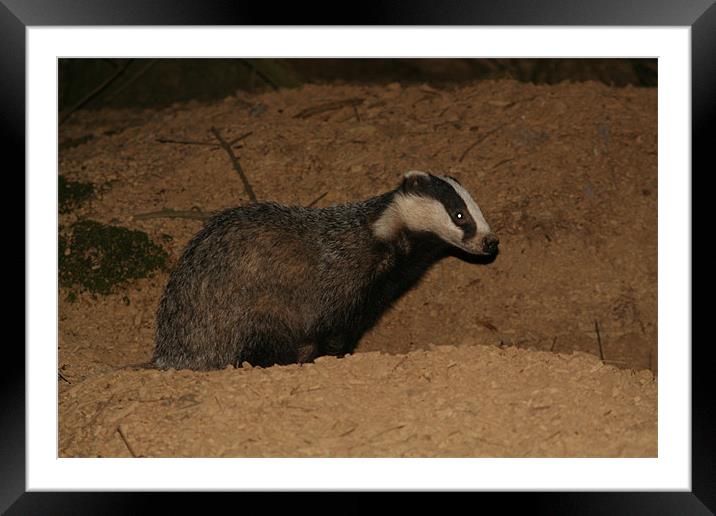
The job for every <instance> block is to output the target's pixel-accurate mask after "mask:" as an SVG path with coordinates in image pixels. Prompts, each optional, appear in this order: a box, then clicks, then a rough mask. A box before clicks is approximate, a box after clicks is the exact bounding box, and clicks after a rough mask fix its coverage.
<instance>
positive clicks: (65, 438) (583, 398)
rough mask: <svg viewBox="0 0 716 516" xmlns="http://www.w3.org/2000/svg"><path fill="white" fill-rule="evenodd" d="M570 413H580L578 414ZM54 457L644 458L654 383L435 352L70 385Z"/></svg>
mask: <svg viewBox="0 0 716 516" xmlns="http://www.w3.org/2000/svg"><path fill="white" fill-rule="evenodd" d="M577 407H579V409H578V410H577ZM60 414H61V419H60V425H61V427H62V428H63V432H62V434H61V438H60V454H61V456H70V457H84V456H90V457H96V456H102V457H124V456H132V455H134V456H137V457H138V456H144V457H552V456H558V457H584V456H590V457H647V456H650V457H654V456H656V453H657V448H656V435H657V424H656V382H655V381H654V377H653V375H652V374H651V373H650V372H649V371H642V372H640V373H638V374H635V373H633V372H629V371H624V370H619V369H617V368H615V367H613V366H605V365H604V364H603V363H602V362H600V361H599V360H598V359H597V358H596V357H594V356H593V355H586V354H583V353H577V354H574V355H562V354H555V353H548V352H531V351H527V350H519V349H517V348H515V347H510V348H505V349H499V348H496V347H487V346H479V345H471V346H460V347H455V346H440V347H437V348H435V349H434V350H431V351H413V352H411V353H408V354H407V355H401V356H395V355H385V354H381V353H378V352H369V353H357V354H355V355H352V356H347V357H345V358H343V359H336V358H334V357H322V358H319V359H318V360H317V361H316V363H315V364H305V365H302V366H299V365H292V366H274V367H269V368H267V369H261V368H253V369H252V368H248V369H246V368H240V369H234V368H233V367H229V368H227V369H225V370H222V371H216V372H210V373H207V372H193V371H173V370H172V371H168V372H164V371H118V372H115V373H108V374H102V375H97V376H95V377H93V378H91V379H88V380H86V381H84V382H82V383H81V384H79V385H77V386H76V387H73V388H71V389H68V390H67V391H66V392H65V393H64V396H63V401H62V403H61V404H60Z"/></svg>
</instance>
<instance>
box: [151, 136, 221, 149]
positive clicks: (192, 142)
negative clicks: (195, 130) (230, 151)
mask: <svg viewBox="0 0 716 516" xmlns="http://www.w3.org/2000/svg"><path fill="white" fill-rule="evenodd" d="M157 141H158V142H159V143H178V144H180V145H206V146H208V147H219V146H220V145H219V144H218V143H217V142H199V141H195V140H174V139H173V138H157Z"/></svg>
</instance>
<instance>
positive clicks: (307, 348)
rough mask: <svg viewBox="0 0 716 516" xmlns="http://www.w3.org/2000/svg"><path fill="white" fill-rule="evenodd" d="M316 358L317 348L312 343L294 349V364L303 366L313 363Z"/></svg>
mask: <svg viewBox="0 0 716 516" xmlns="http://www.w3.org/2000/svg"><path fill="white" fill-rule="evenodd" d="M317 356H318V347H317V346H316V345H315V344H313V343H312V342H307V343H305V344H301V345H299V346H297V347H296V362H298V363H299V364H305V363H306V362H313V360H314V359H315V358H316V357H317Z"/></svg>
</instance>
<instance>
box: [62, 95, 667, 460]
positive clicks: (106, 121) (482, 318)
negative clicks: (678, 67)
mask: <svg viewBox="0 0 716 516" xmlns="http://www.w3.org/2000/svg"><path fill="white" fill-rule="evenodd" d="M656 106H657V94H656V90H655V89H639V88H632V87H626V88H613V87H608V86H605V85H603V84H599V83H582V84H568V83H562V84H558V85H542V86H535V85H529V84H522V83H517V82H514V81H486V82H480V83H476V84H471V85H467V86H461V87H459V88H454V89H449V90H448V89H445V90H443V89H440V90H439V89H435V88H432V87H430V86H427V85H424V86H410V87H401V85H400V84H397V83H396V84H390V85H387V86H356V85H342V86H335V85H334V86H329V85H322V86H315V85H314V86H305V87H302V88H300V89H294V90H279V91H276V92H271V93H265V94H261V95H251V96H249V95H246V94H237V95H236V96H231V97H228V98H226V99H225V100H224V101H223V102H219V103H211V104H198V103H188V104H177V105H174V106H172V107H170V108H166V109H161V110H101V111H86V112H78V113H76V114H75V115H73V117H72V118H71V119H70V120H69V121H68V122H67V124H65V125H63V126H62V127H61V131H60V142H61V144H62V142H75V143H73V145H64V146H61V148H62V150H61V153H60V173H61V174H63V175H64V176H65V177H66V178H67V179H68V180H72V181H82V182H91V183H94V184H95V186H96V189H95V190H96V191H97V192H98V193H97V195H96V196H95V197H94V198H93V199H92V200H91V201H89V202H85V203H84V204H82V205H81V206H80V207H78V208H76V209H74V210H73V211H72V212H70V213H66V214H61V215H60V224H61V225H70V224H72V223H73V222H75V221H77V220H81V219H93V220H97V221H99V222H102V223H106V224H115V225H121V226H124V227H127V228H129V229H138V230H142V231H145V232H146V233H148V234H149V235H150V237H151V238H152V239H153V240H154V241H155V242H157V243H161V245H163V246H164V247H165V248H166V250H167V251H168V252H169V253H170V256H171V259H173V260H176V259H177V258H178V256H179V255H180V253H181V251H182V249H183V247H184V245H185V244H186V243H187V241H188V240H189V238H191V236H192V235H193V234H194V233H195V232H196V231H198V230H199V228H200V227H201V224H202V222H201V220H197V219H192V218H176V217H173V216H172V215H171V214H169V213H168V212H167V211H163V210H179V211H184V212H189V211H191V210H198V211H201V212H210V211H214V210H219V209H223V208H226V207H230V206H236V205H239V204H242V203H246V202H247V201H248V198H247V195H246V193H245V191H244V188H243V185H242V183H241V181H240V179H239V177H238V174H237V173H236V172H235V170H234V169H233V168H232V166H231V162H230V160H229V159H228V156H227V154H226V153H225V152H224V150H223V149H221V148H220V147H219V146H218V145H215V142H216V140H214V139H213V136H212V133H211V132H210V129H211V128H212V127H216V128H218V129H219V130H220V131H221V134H222V135H224V137H225V139H226V140H228V141H232V140H236V143H235V153H236V155H237V156H238V157H239V160H240V162H241V165H242V167H243V169H244V170H245V171H246V174H247V176H248V178H249V180H250V182H251V184H252V186H253V189H254V191H255V192H256V195H257V197H258V198H259V200H272V201H277V202H281V203H284V204H300V205H307V204H309V203H311V202H312V201H314V200H316V199H318V200H317V201H316V205H317V206H326V205H330V204H335V203H341V202H350V201H355V200H357V199H364V198H368V197H371V196H373V195H375V194H377V193H380V192H384V191H387V190H389V189H392V188H394V187H395V186H396V185H397V184H398V181H399V180H400V177H401V175H402V173H403V172H405V171H407V170H411V169H418V170H420V169H423V170H430V171H434V172H436V173H446V174H450V175H452V176H455V177H457V178H458V179H460V181H461V182H462V183H463V184H464V185H465V186H466V188H467V189H468V190H469V191H470V192H472V193H473V195H474V197H475V198H476V200H477V202H478V203H479V204H480V207H481V208H482V211H483V213H484V214H485V217H486V219H487V220H488V222H489V223H490V224H491V226H492V228H493V230H495V232H496V233H497V234H498V236H499V237H500V240H501V244H500V247H501V250H500V254H499V255H498V257H497V259H496V260H495V261H494V262H493V263H491V264H489V265H476V264H473V263H468V262H465V261H462V260H460V259H458V258H456V257H450V258H447V259H445V260H443V261H442V262H440V263H439V264H437V265H436V266H435V267H433V268H432V269H431V270H430V271H429V272H428V274H427V275H426V276H425V278H424V279H423V281H422V282H421V283H420V284H419V285H418V286H417V288H415V289H414V290H412V291H411V292H409V293H408V294H407V295H406V296H405V297H404V298H402V299H401V300H400V301H399V302H398V303H397V304H396V306H395V307H394V308H393V309H391V310H390V311H389V312H388V313H387V314H386V315H385V316H384V317H383V318H382V319H381V321H380V322H379V323H378V325H377V326H376V327H375V328H374V329H373V330H372V331H371V332H370V333H369V334H367V335H366V336H365V337H364V338H363V340H362V341H361V343H360V345H359V347H358V349H357V350H356V352H355V354H354V355H352V356H351V357H349V358H346V359H342V360H332V359H326V360H324V361H319V362H318V363H317V364H315V365H311V366H304V367H301V368H299V367H293V368H292V367H288V368H278V367H276V368H269V369H265V370H262V369H252V370H243V369H238V370H234V369H231V370H226V371H217V372H213V373H192V372H186V371H181V372H163V373H160V372H158V371H117V372H112V371H113V370H114V369H115V368H116V367H117V366H121V365H125V364H128V363H136V362H142V361H146V360H148V359H149V357H150V356H151V352H152V339H153V333H154V311H155V309H156V306H157V303H158V301H159V297H160V295H161V292H162V288H163V287H164V284H165V283H166V280H167V273H163V272H162V273H159V274H158V275H156V276H154V277H150V278H146V279H142V280H139V281H136V282H134V283H132V284H130V285H129V286H127V287H125V289H124V290H123V291H121V292H117V293H113V294H110V295H107V296H93V295H91V294H88V293H81V294H80V295H78V296H77V297H76V300H75V301H73V302H70V300H69V299H68V298H67V297H68V296H67V291H66V290H64V289H61V292H60V328H59V365H60V372H61V374H62V379H60V380H59V391H60V393H59V397H60V443H61V445H60V449H61V454H62V455H64V456H96V455H103V456H120V455H123V454H127V453H130V452H129V450H128V447H127V445H126V443H127V442H129V443H132V444H130V446H132V447H134V448H136V449H135V450H134V452H135V454H141V455H147V456H159V455H178V456H190V455H205V456H219V455H226V456H228V455H236V456H245V455H255V456H267V455H273V456H277V455H283V456H288V455H302V456H303V455H331V456H333V455H336V454H338V455H343V456H369V455H375V456H399V455H406V456H408V455H420V456H447V455H454V456H488V455H489V456H518V455H519V456H524V455H541V456H575V455H581V456H607V455H608V456H617V455H629V456H635V455H639V456H653V455H654V454H655V453H656V386H655V383H654V382H653V381H652V380H650V379H651V378H653V376H652V373H651V372H646V373H638V374H637V375H634V374H633V373H632V370H640V369H651V371H653V372H654V373H655V372H656V371H657V346H656V344H657V317H656V316H657V295H656V294H657V282H656V278H657V224H656V222H657V155H656V148H657V123H656V122H657V111H656ZM77 142H79V143H77ZM324 194H325V195H324ZM157 211H162V213H161V214H160V215H161V217H156V216H155V215H149V216H148V215H146V214H147V213H154V212H157ZM446 344H450V345H455V346H457V347H448V348H442V347H441V348H439V349H438V350H431V347H432V346H435V345H438V346H442V345H446ZM480 345H485V346H480ZM513 348H532V349H533V350H541V351H544V352H545V353H538V352H536V351H526V350H524V349H519V350H518V349H513ZM426 350H427V352H426ZM573 351H581V352H586V353H590V354H592V355H594V356H595V358H593V359H589V358H587V357H585V356H583V355H581V354H578V355H575V357H576V358H569V355H565V354H566V353H570V352H573ZM377 352H381V353H382V354H378V353H377ZM393 355H395V356H393ZM596 357H600V358H601V359H603V362H602V363H599V362H598V361H597V360H598V359H597V358H596ZM399 361H402V363H401V364H400V365H398V362H399ZM453 363H454V364H455V365H450V364H453ZM486 364H489V368H488V367H487V366H486ZM603 364H607V366H604V367H601V365H603ZM611 366H616V367H618V368H623V370H617V369H616V368H614V367H611ZM394 367H395V368H394ZM600 367H601V368H600ZM393 368H394V369H393ZM520 369H524V372H522V373H520V372H519V370H520ZM592 369H594V371H592ZM423 375H427V376H428V379H425V378H424V376H423ZM644 379H647V380H648V381H646V382H644V381H643V380H644ZM351 382H354V383H351ZM361 382H362V383H361ZM491 382H494V385H493V383H491ZM315 386H318V387H317V388H316V389H315V392H313V391H312V390H310V389H312V388H313V387H315ZM99 387H101V389H100V388H99ZM105 387H106V388H105ZM550 389H552V390H550ZM555 389H556V390H555ZM615 389H616V390H615ZM346 391H350V392H346ZM303 392H305V394H302V393H303ZM590 393H591V394H590ZM224 394H225V395H226V398H222V395H224ZM187 396H188V397H187ZM334 396H335V397H334ZM215 398H216V399H215ZM361 400H363V401H361ZM294 401H295V403H294ZM368 403H371V410H369V411H367V413H366V411H365V407H366V406H367V404H368ZM362 404H363V405H362ZM294 405H295V406H296V407H302V408H303V409H305V410H302V409H300V408H299V409H291V408H289V407H291V406H294ZM376 405H377V406H376ZM361 407H362V408H363V411H361ZM536 407H544V408H536ZM436 419H442V420H444V422H445V424H444V426H442V427H436V426H435V421H436ZM178 422H182V423H181V424H178ZM353 423H355V425H354V424H353ZM242 425H243V426H242ZM296 425H299V426H296ZM371 425H372V426H371ZM353 426H355V428H354V429H352V428H353ZM299 427H300V428H301V431H300V432H296V431H295V429H296V428H299ZM117 428H122V433H123V434H124V436H122V435H120V432H119V431H118V430H117ZM229 428H231V429H232V430H231V431H229V430H227V429H229ZM291 428H294V431H293V432H292V433H293V434H295V435H293V437H292V438H290V439H289V438H288V437H287V436H286V435H283V434H281V432H289V433H291V432H290V429H291ZM430 428H434V429H435V433H434V434H430ZM150 429H151V430H150ZM222 432H224V434H222ZM380 432H384V433H380ZM492 432H494V434H493V433H492ZM555 432H556V433H555ZM575 432H576V433H575ZM553 434H554V435H553ZM480 437H482V438H484V439H486V440H480ZM303 438H305V439H306V440H307V441H308V442H306V441H303V440H301V439H303Z"/></svg>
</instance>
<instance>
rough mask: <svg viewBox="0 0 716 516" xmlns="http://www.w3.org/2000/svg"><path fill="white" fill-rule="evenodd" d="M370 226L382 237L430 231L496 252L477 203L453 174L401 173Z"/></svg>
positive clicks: (473, 249) (472, 249)
mask: <svg viewBox="0 0 716 516" xmlns="http://www.w3.org/2000/svg"><path fill="white" fill-rule="evenodd" d="M373 229H374V233H375V235H376V236H377V237H378V238H381V239H383V240H390V239H391V238H393V237H394V236H395V235H396V234H397V233H398V232H399V231H400V230H401V229H408V230H409V231H412V232H415V233H430V234H433V235H435V236H437V237H438V238H440V239H441V240H442V241H444V242H445V243H447V244H449V245H452V246H455V247H457V248H459V249H462V250H463V251H466V252H468V253H471V254H478V255H494V254H496V253H497V244H498V243H499V240H498V238H497V236H496V235H495V234H494V233H493V232H492V231H491V230H490V226H489V225H488V224H487V222H486V221H485V217H483V215H482V212H481V211H480V208H479V207H478V205H477V203H476V202H475V201H474V200H473V198H472V197H471V196H470V194H469V193H468V192H467V190H465V189H464V188H463V187H462V185H461V184H460V183H459V182H458V181H457V180H456V179H455V178H453V177H449V176H436V175H432V174H428V173H426V172H418V171H411V172H408V173H406V174H405V176H404V178H403V183H402V184H401V186H400V188H398V190H397V191H396V193H395V196H394V197H393V200H392V202H391V204H390V206H389V207H388V209H386V211H385V213H384V214H383V216H381V217H380V218H379V219H378V220H377V221H376V223H375V225H374V227H373Z"/></svg>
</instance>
